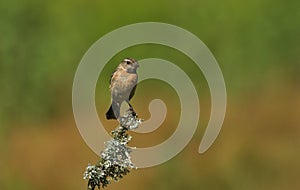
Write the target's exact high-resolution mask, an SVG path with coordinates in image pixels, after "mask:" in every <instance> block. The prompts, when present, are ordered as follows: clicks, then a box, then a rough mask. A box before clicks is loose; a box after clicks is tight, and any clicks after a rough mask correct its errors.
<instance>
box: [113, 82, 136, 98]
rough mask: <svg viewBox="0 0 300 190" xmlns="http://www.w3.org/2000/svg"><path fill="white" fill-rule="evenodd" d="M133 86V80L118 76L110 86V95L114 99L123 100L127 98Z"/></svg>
mask: <svg viewBox="0 0 300 190" xmlns="http://www.w3.org/2000/svg"><path fill="white" fill-rule="evenodd" d="M134 86H135V81H133V80H126V79H125V78H123V77H122V78H120V79H119V80H118V82H116V83H115V84H114V86H113V88H111V95H112V97H113V100H114V101H117V102H120V103H121V102H123V101H125V100H128V98H129V95H130V92H131V90H132V89H133V87H134Z"/></svg>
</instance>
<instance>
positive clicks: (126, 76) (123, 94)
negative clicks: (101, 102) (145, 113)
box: [106, 58, 139, 120]
mask: <svg viewBox="0 0 300 190" xmlns="http://www.w3.org/2000/svg"><path fill="white" fill-rule="evenodd" d="M138 67H139V64H138V62H137V61H136V60H134V59H132V58H126V59H124V60H123V61H122V62H121V63H120V64H119V66H118V67H117V69H116V70H115V71H114V72H113V73H112V75H111V77H110V85H109V90H110V94H111V106H110V108H109V109H108V111H107V112H106V119H117V120H119V118H120V108H121V104H122V103H123V102H124V101H126V102H127V104H128V105H129V107H130V109H131V110H132V111H133V107H132V106H131V104H130V103H129V100H130V99H131V98H132V97H133V95H134V93H135V89H136V86H137V81H138V75H137V73H136V70H137V68H138Z"/></svg>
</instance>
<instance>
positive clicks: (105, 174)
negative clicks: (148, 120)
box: [83, 109, 143, 190]
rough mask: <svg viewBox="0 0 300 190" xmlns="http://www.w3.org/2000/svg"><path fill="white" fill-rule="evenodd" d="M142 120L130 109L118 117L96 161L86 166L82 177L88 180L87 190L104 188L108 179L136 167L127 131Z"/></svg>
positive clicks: (119, 176)
mask: <svg viewBox="0 0 300 190" xmlns="http://www.w3.org/2000/svg"><path fill="white" fill-rule="evenodd" d="M142 121H143V120H142V119H139V118H138V117H137V115H136V113H135V112H134V111H133V110H132V109H129V110H127V111H126V112H125V114H124V115H123V116H122V117H121V118H120V119H119V122H120V125H119V126H118V127H117V128H116V129H114V130H113V131H111V135H112V138H111V139H110V140H109V141H107V142H105V143H104V144H105V148H104V150H103V151H102V152H101V154H100V159H99V160H98V162H97V163H96V164H95V165H91V164H88V166H87V167H86V170H85V172H84V174H83V178H84V179H86V180H88V188H87V189H88V190H94V189H95V187H98V188H99V189H100V187H102V188H104V187H106V186H107V185H108V184H109V183H110V181H112V180H114V181H119V180H120V179H122V178H123V176H125V175H126V174H128V173H129V172H130V170H131V169H136V166H135V165H134V164H133V163H132V162H131V157H130V152H131V151H132V148H130V147H128V146H127V144H128V142H129V141H130V140H131V138H132V137H131V136H130V135H129V134H128V133H127V132H128V130H133V129H136V128H138V126H139V124H141V123H142Z"/></svg>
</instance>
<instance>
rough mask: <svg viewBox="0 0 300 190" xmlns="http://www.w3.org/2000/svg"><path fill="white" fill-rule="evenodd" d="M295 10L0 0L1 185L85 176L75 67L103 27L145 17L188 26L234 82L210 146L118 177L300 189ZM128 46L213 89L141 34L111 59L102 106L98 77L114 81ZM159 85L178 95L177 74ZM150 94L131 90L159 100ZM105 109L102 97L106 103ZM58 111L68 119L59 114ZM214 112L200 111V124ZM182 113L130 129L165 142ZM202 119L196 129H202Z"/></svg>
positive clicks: (62, 183) (258, 0)
mask: <svg viewBox="0 0 300 190" xmlns="http://www.w3.org/2000/svg"><path fill="white" fill-rule="evenodd" d="M299 20H300V1H297V0H286V1H282V0H252V1H239V0H224V1H217V0H211V1H202V0H200V1H199V0H188V1H179V0H164V1H161V0H153V1H140V0H132V1H114V0H112V1H103V0H89V1H80V0H73V1H67V0H53V1H40V0H27V1H25V0H23V1H22V0H9V1H8V0H2V1H0V86H1V89H0V149H1V153H0V158H1V162H0V168H1V172H0V189H1V190H2V189H5V190H6V189H45V190H47V189H81V187H82V188H85V187H86V183H85V181H83V180H81V177H82V176H81V174H82V172H83V170H84V167H85V165H86V163H87V162H93V158H92V156H93V154H92V152H91V151H90V150H89V148H88V147H87V146H86V145H85V144H84V142H83V141H82V139H81V137H80V135H79V134H78V131H76V127H74V126H75V124H74V121H73V118H71V119H69V117H70V116H71V115H72V105H71V96H72V91H71V90H72V82H73V78H74V75H75V72H76V68H77V66H78V64H79V62H80V60H81V58H82V57H83V55H84V53H85V52H86V51H87V49H88V48H89V47H90V46H91V45H92V44H93V43H94V42H95V41H96V40H98V39H99V38H100V37H101V36H103V35H104V34H106V33H108V32H110V31H112V30H114V29H117V28H118V27H121V26H124V25H128V24H133V23H137V22H149V21H155V22H166V23H170V24H174V25H177V26H179V27H182V28H184V29H186V30H189V31H190V32H192V33H194V34H195V35H197V36H198V37H199V38H200V39H201V40H202V41H203V42H204V43H205V44H206V45H207V46H208V47H209V49H210V50H211V51H212V53H213V54H214V55H215V57H216V59H217V60H218V62H219V65H220V67H221V69H222V71H223V74H224V78H225V82H226V85H227V92H228V111H227V113H226V114H227V116H226V121H225V123H224V127H223V129H224V128H225V129H224V130H222V133H221V134H220V136H219V137H218V139H217V141H216V143H215V144H216V145H215V146H214V147H212V148H211V149H210V151H209V153H207V154H205V155H204V156H203V155H199V154H198V153H197V152H196V151H197V148H198V145H199V142H200V140H199V139H200V138H199V139H197V140H192V142H191V143H190V144H189V145H188V147H187V148H186V149H185V150H184V152H182V153H180V154H179V155H177V156H176V157H175V158H174V159H172V160H170V161H169V162H168V163H167V164H164V165H163V166H157V167H155V168H149V169H144V170H138V171H136V172H132V173H131V174H130V175H128V177H127V176H126V179H124V180H123V181H121V182H119V183H115V184H112V186H111V187H110V188H112V189H113V188H115V189H121V188H124V187H128V188H129V187H130V188H131V187H133V188H132V189H141V188H140V187H143V188H144V189H162V190H164V189H201V188H202V189H230V190H231V189H234V190H235V189H236V190H240V189H272V190H274V189H278V190H279V189H280V190H281V189H299V186H300V184H299V180H298V178H299V175H300V166H299V157H300V155H299V119H298V118H299V111H298V112H297V110H299V105H300V104H299V103H298V102H299V92H300V91H299V82H300V45H299V44H300V35H299V34H300V24H299ZM127 56H132V57H134V58H136V59H143V58H149V57H157V58H162V59H167V60H169V61H171V62H174V63H176V64H177V65H178V66H180V67H181V68H183V69H184V71H185V72H187V73H188V74H189V76H190V77H191V79H192V81H193V82H194V84H195V86H196V88H197V90H198V91H199V92H201V93H199V95H200V96H205V95H206V94H208V93H209V92H208V89H207V86H205V85H206V82H205V78H204V77H203V76H202V75H201V71H199V70H198V69H197V67H196V66H195V65H192V62H191V60H190V59H189V58H188V57H186V56H185V55H183V54H182V53H180V52H177V51H176V50H174V49H171V48H168V47H162V46H158V45H140V46H135V47H131V48H128V49H126V50H123V51H122V52H120V53H118V54H117V55H116V56H115V57H113V58H112V60H110V64H108V65H107V66H106V67H105V68H104V70H103V73H102V74H101V76H100V77H99V81H98V84H97V89H96V101H97V102H98V103H97V106H99V105H107V106H108V104H109V92H108V91H101V89H100V88H101V87H102V86H105V88H106V87H108V79H109V76H110V74H111V72H112V70H113V69H114V67H115V66H116V65H117V64H118V62H119V61H120V60H121V59H122V58H123V57H127ZM189 63H190V64H189ZM199 77H200V80H199ZM156 82H157V81H152V82H151V81H145V82H143V83H144V86H141V87H139V88H138V89H137V92H138V93H141V92H142V93H146V92H149V91H150V92H151V94H152V93H155V91H154V90H152V89H149V88H150V87H151V86H156V84H158V83H156ZM286 86H287V87H286ZM146 88H147V89H146ZM160 88H161V89H162V88H163V90H160V92H162V93H157V94H156V95H159V96H161V98H162V99H163V93H164V92H166V93H165V94H167V95H169V96H168V100H167V101H166V102H167V105H168V106H169V105H170V106H172V101H171V100H177V96H176V95H174V96H171V95H170V94H174V93H173V91H172V90H171V89H170V88H171V87H170V86H167V85H165V86H163V85H160ZM203 88H206V90H205V91H203ZM265 89H266V90H265ZM168 90H169V91H168ZM168 92H172V93H168ZM149 94H150V93H149ZM151 94H150V95H151ZM150 95H148V94H147V95H145V96H141V95H140V96H137V97H135V98H134V99H133V101H136V100H141V99H143V100H144V101H145V100H146V101H148V100H151V97H149V96H150ZM207 99H209V98H207ZM207 99H205V100H207ZM201 101H203V99H202V100H201ZM201 101H200V102H201ZM201 103H203V102H201ZM178 104H179V103H178V102H177V104H176V106H178ZM204 104H206V106H207V104H209V103H207V102H204ZM201 105H203V104H201ZM205 108H207V109H202V107H201V109H202V110H204V111H203V112H202V113H204V117H205V116H207V118H208V117H209V106H207V107H205ZM106 109H107V107H98V111H99V110H100V111H101V113H102V112H104V111H105V110H106ZM146 109H147V108H146ZM174 110H175V109H174ZM174 110H173V109H172V110H171V111H170V112H171V114H173V115H172V116H174V118H178V115H179V114H178V113H172V112H173V111H174ZM206 112H207V113H206ZM168 114H169V112H168ZM176 114H177V115H176ZM205 114H206V115H205ZM99 115H101V116H103V114H99ZM201 116H202V115H201ZM202 117H203V116H202ZM59 118H67V119H66V120H68V122H66V123H64V122H63V123H59V122H57V121H54V120H58V119H59ZM207 118H204V119H203V118H201V120H200V125H201V126H202V125H203V126H204V125H205V124H206V123H205V122H207V121H205V119H207ZM70 120H71V122H70ZM207 120H208V119H207ZM176 122H177V120H176V119H173V120H172V121H171V120H168V121H166V123H165V125H164V126H163V127H161V128H162V129H161V128H160V129H158V130H160V131H159V133H155V134H154V133H152V134H147V135H148V136H147V137H148V138H149V137H150V138H149V139H150V140H151V142H150V140H149V141H147V142H145V139H146V140H147V137H146V135H145V134H138V135H135V136H134V141H135V143H136V144H137V145H149V143H152V144H151V145H153V143H156V142H161V141H160V140H161V139H163V138H165V137H168V136H169V135H170V134H171V133H172V131H171V130H170V127H172V126H174V127H175V126H176V124H174V123H176ZM28 123H29V124H28ZM32 123H37V124H36V125H33V124H32ZM173 124H174V125H173ZM41 125H42V126H41ZM28 126H34V127H32V128H29V127H28ZM55 127H56V128H55ZM167 127H169V128H167ZM22 128H23V129H22ZM166 128H167V129H166ZM3 129H4V130H5V131H6V132H8V133H3ZM200 130H203V129H200ZM200 130H198V131H197V132H196V134H195V136H197V137H200V136H202V133H201V131H200ZM10 132H11V133H10ZM3 134H4V135H3ZM152 135H153V136H152ZM2 137H5V138H2ZM152 140H153V141H152ZM163 140H164V139H163ZM1 154H2V155H1ZM94 156H95V155H94ZM2 159H3V160H2ZM96 159H97V157H96V156H95V158H94V160H96ZM58 174H59V175H58ZM188 174H189V175H188ZM16 180H17V181H16ZM183 181H184V182H185V184H184V183H182V182H183ZM124 184H125V185H124Z"/></svg>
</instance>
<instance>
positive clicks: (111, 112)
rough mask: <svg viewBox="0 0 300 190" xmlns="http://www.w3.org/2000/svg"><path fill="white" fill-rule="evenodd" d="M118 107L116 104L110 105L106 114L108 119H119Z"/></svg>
mask: <svg viewBox="0 0 300 190" xmlns="http://www.w3.org/2000/svg"><path fill="white" fill-rule="evenodd" d="M119 109H120V108H118V105H117V104H116V103H114V102H112V104H111V105H110V107H109V109H108V111H107V112H106V119H117V118H118V117H119V112H120V110H119Z"/></svg>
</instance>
